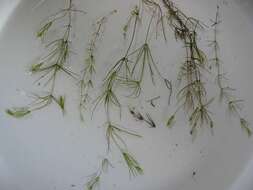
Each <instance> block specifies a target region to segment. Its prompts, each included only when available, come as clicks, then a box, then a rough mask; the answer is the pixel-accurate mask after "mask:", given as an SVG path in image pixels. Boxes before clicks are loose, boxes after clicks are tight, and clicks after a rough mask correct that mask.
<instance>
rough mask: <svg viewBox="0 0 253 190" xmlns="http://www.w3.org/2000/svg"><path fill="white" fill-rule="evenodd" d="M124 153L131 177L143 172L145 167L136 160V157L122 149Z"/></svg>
mask: <svg viewBox="0 0 253 190" xmlns="http://www.w3.org/2000/svg"><path fill="white" fill-rule="evenodd" d="M122 155H123V158H124V160H125V162H126V164H127V167H128V169H129V175H130V177H132V176H133V177H134V176H137V175H142V174H143V169H142V168H141V166H140V164H139V163H138V162H137V161H136V160H135V158H134V157H133V156H132V155H131V154H130V153H129V152H127V151H122Z"/></svg>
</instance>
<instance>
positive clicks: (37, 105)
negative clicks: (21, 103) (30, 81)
mask: <svg viewBox="0 0 253 190" xmlns="http://www.w3.org/2000/svg"><path fill="white" fill-rule="evenodd" d="M31 98H32V99H33V101H32V102H31V103H30V104H29V105H28V106H26V107H20V108H13V109H7V110H6V113H7V114H8V115H10V116H13V117H15V118H22V117H24V116H26V115H28V114H30V113H32V112H34V111H37V110H41V109H43V108H45V107H47V106H48V105H50V104H51V103H52V102H55V103H56V104H57V105H58V106H59V108H60V109H61V110H62V113H64V111H65V97H64V96H60V97H59V98H56V97H54V96H53V95H52V94H50V93H47V94H44V95H38V94H32V95H31Z"/></svg>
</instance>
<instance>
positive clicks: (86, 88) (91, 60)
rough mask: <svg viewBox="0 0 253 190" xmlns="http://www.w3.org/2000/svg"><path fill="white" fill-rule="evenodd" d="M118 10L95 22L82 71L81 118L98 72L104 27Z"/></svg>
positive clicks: (82, 118)
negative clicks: (98, 58)
mask: <svg viewBox="0 0 253 190" xmlns="http://www.w3.org/2000/svg"><path fill="white" fill-rule="evenodd" d="M116 12H117V11H116V10H113V11H111V12H110V13H109V14H108V15H105V16H103V17H101V18H99V19H98V20H97V21H96V22H95V24H94V26H93V27H94V31H93V33H92V36H91V40H90V42H89V44H88V48H87V50H86V51H87V52H86V58H85V63H84V64H85V65H84V66H85V67H84V69H83V71H82V78H81V81H80V104H79V111H80V118H81V120H84V116H83V110H86V108H87V104H88V103H89V100H90V99H91V98H90V90H91V89H92V88H93V83H94V82H93V80H94V77H95V76H94V75H95V73H96V66H95V65H96V58H95V54H96V51H97V43H98V42H99V40H101V38H102V37H103V33H104V28H105V24H106V22H107V20H108V19H109V17H110V16H111V15H113V14H115V13H116Z"/></svg>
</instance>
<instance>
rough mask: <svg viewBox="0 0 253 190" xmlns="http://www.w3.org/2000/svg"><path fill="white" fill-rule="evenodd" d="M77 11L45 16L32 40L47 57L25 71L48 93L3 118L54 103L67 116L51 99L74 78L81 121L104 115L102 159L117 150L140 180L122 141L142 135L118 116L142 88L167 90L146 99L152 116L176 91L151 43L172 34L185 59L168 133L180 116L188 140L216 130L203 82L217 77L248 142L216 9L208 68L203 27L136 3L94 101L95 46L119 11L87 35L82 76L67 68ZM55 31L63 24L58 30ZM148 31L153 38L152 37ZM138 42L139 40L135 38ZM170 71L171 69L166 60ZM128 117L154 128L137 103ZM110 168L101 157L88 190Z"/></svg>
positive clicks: (147, 0)
mask: <svg viewBox="0 0 253 190" xmlns="http://www.w3.org/2000/svg"><path fill="white" fill-rule="evenodd" d="M75 12H78V13H84V12H83V11H81V10H77V9H75V7H74V5H73V0H67V5H66V7H65V8H64V9H62V10H60V11H58V12H56V13H55V14H54V15H52V16H50V17H49V18H48V19H47V20H46V21H45V22H43V24H42V26H41V28H40V29H39V30H38V31H37V33H36V36H37V38H39V39H40V40H41V41H42V43H43V44H46V45H45V49H46V54H45V55H44V54H43V56H42V57H41V58H40V60H39V62H38V63H35V64H32V65H31V67H30V72H31V73H32V74H33V75H36V76H38V80H37V81H36V83H37V82H39V84H43V85H44V87H45V88H46V90H45V92H43V93H41V94H37V93H32V94H31V95H30V97H31V99H32V102H31V103H30V104H29V105H27V106H24V107H17V108H15V107H14V108H11V109H7V110H6V113H7V114H8V115H11V116H13V117H15V118H22V117H24V116H27V115H29V114H30V113H32V112H34V111H37V110H41V109H43V108H45V107H47V106H49V105H51V104H52V103H54V104H56V105H57V106H58V107H59V108H60V109H61V110H62V112H63V113H64V112H65V96H63V95H56V90H55V89H56V86H57V78H58V76H59V74H60V73H63V74H65V75H66V76H69V77H70V78H73V79H74V80H79V83H78V85H79V86H78V87H79V94H78V96H79V100H80V101H79V104H78V106H79V113H80V118H81V120H84V119H85V120H86V119H87V117H84V112H85V111H87V110H89V109H87V108H88V106H92V108H93V109H91V110H92V111H91V112H92V118H94V117H96V111H97V109H98V108H100V106H101V107H102V108H103V109H104V113H105V116H106V120H105V121H104V126H103V129H104V132H105V133H104V134H105V141H106V148H107V149H106V150H107V151H106V154H107V155H106V156H109V154H110V153H111V151H112V148H116V150H117V151H118V152H119V153H120V156H121V159H122V160H123V161H124V164H125V166H126V167H127V169H128V170H129V175H130V177H132V176H137V175H142V174H143V172H144V170H143V168H142V167H141V165H140V163H139V162H138V161H137V160H136V158H135V157H134V155H133V154H132V153H131V151H130V150H129V148H128V145H127V142H126V138H127V137H135V138H141V135H139V134H138V133H137V132H135V131H132V130H129V129H128V128H127V126H126V127H124V125H123V124H121V123H120V121H119V120H120V119H121V117H122V116H124V113H123V112H124V110H125V107H127V106H125V105H124V103H123V101H122V99H124V100H127V101H131V100H140V99H141V98H142V97H141V96H140V95H142V94H144V93H145V84H146V83H147V84H148V85H149V87H154V88H156V87H157V86H160V83H159V82H161V83H162V85H163V86H162V87H165V88H166V89H167V90H168V91H166V92H164V91H162V92H161V94H158V95H157V96H156V97H154V98H152V99H150V100H147V101H146V103H147V104H150V106H151V107H152V109H153V110H155V109H157V108H159V106H157V102H158V100H159V99H161V97H163V96H162V95H163V94H166V95H168V106H169V105H170V104H171V100H172V97H173V96H172V95H173V93H174V91H175V90H174V86H172V82H171V81H170V80H168V79H167V78H165V77H164V76H165V75H164V73H162V72H160V68H159V65H158V61H157V60H156V58H157V57H158V56H159V55H155V51H154V49H153V46H152V40H156V39H157V38H158V36H159V34H162V38H163V39H164V41H165V42H168V40H169V39H168V37H167V36H169V35H168V34H167V32H172V33H173V34H174V38H175V40H176V41H177V42H178V43H180V44H182V46H183V48H184V49H183V50H184V55H185V58H184V59H183V60H182V62H180V63H179V64H180V65H179V72H178V76H177V80H178V83H179V86H178V89H177V93H175V97H176V100H177V105H176V109H175V110H174V112H172V115H170V116H169V117H168V118H167V123H166V126H167V128H172V127H173V126H174V124H175V122H176V118H177V114H178V113H179V112H180V111H184V112H185V113H186V115H187V120H188V123H189V126H190V134H191V135H192V136H193V137H195V136H196V134H197V131H198V129H200V128H201V127H203V126H208V127H209V128H211V129H213V127H214V125H215V124H214V119H213V114H212V112H211V105H212V103H213V102H214V100H215V97H210V95H209V91H208V89H207V86H206V82H207V78H208V76H210V73H211V72H215V75H216V81H215V82H216V84H217V87H218V90H219V102H220V103H224V104H225V105H226V108H227V110H228V111H229V113H230V114H231V115H232V116H235V117H237V118H238V120H239V123H240V126H241V128H242V129H243V130H245V131H246V132H247V134H248V136H251V135H252V131H251V129H250V127H249V122H248V121H247V120H246V119H245V117H243V116H242V111H243V110H242V109H243V100H241V99H239V98H236V96H235V95H234V91H235V90H234V89H233V88H231V87H230V86H229V85H228V82H227V79H226V76H225V74H224V71H223V68H222V64H221V60H220V48H219V43H218V26H219V24H220V23H221V21H220V15H219V7H217V12H216V17H215V20H213V21H212V22H213V23H212V28H213V35H214V37H213V38H214V39H213V40H212V42H211V43H210V46H211V47H212V48H213V52H214V55H213V57H212V59H211V60H210V62H211V65H210V64H209V63H210V62H209V59H208V58H207V55H206V54H205V52H204V51H203V49H202V48H201V47H200V45H199V44H200V43H199V36H200V32H202V31H204V30H205V29H206V26H205V24H204V23H202V22H201V21H199V20H198V19H195V18H193V17H191V16H188V15H186V14H185V13H184V12H182V11H181V10H180V9H179V8H178V7H177V6H176V5H175V4H174V3H173V2H172V1H171V0H160V1H158V0H157V1H156V0H140V1H139V5H138V6H135V7H134V8H133V9H132V10H130V13H129V16H128V17H127V19H126V23H124V25H123V28H120V30H121V31H120V32H122V30H123V36H124V39H125V41H124V43H127V46H126V49H125V50H124V51H123V52H122V53H115V54H114V55H113V61H112V62H111V66H110V68H109V69H108V70H107V71H106V73H105V76H104V77H103V81H101V82H102V85H101V86H100V87H101V88H100V89H99V95H98V96H97V97H96V98H95V99H93V98H91V97H93V96H94V94H93V92H94V84H95V82H96V80H97V75H96V68H97V67H96V66H97V62H96V60H97V57H98V55H97V51H98V46H99V42H100V40H102V39H103V38H104V30H105V26H106V25H107V24H108V19H109V18H110V17H111V16H112V15H114V14H115V13H116V12H117V11H116V10H113V11H111V12H109V13H108V14H107V15H105V16H103V17H99V18H98V19H96V21H95V23H94V25H93V30H92V33H91V36H90V37H89V43H88V45H87V48H86V52H85V58H84V63H82V71H81V72H80V73H81V76H79V75H78V74H75V73H74V72H73V71H71V70H70V69H69V68H68V67H67V63H68V60H69V56H70V54H71V52H72V50H71V46H72V42H71V33H72V24H73V14H74V13H75ZM143 14H144V16H146V17H144V16H143ZM146 19H147V20H148V21H146ZM59 25H63V26H62V27H60V28H59ZM113 27H114V25H113ZM121 27H122V26H121ZM53 28H54V29H57V36H58V37H56V38H54V39H51V38H49V33H50V32H51V30H52V29H53ZM142 29H143V30H142ZM152 32H155V34H156V35H155V37H154V38H153V36H154V35H153V33H152ZM139 34H140V35H139ZM137 36H141V40H139V39H138V40H137ZM158 53H160V51H158ZM102 64H103V63H102ZM167 65H168V67H169V66H170V65H169V61H168V64H167ZM119 92H121V93H119ZM159 92H160V91H158V93H159ZM162 93H163V94H162ZM149 97H150V96H149ZM127 105H129V104H127ZM89 108H90V107H89ZM128 111H129V112H130V114H131V116H132V117H133V118H134V119H135V120H137V121H140V122H143V123H145V124H146V125H147V126H148V127H149V128H153V129H155V128H156V127H157V125H156V123H155V122H154V120H153V119H152V117H151V114H149V113H147V112H144V114H143V113H141V112H139V111H137V110H136V109H135V105H134V107H133V108H128ZM115 116H118V118H115ZM153 129H152V130H153ZM109 166H112V165H111V164H110V162H109V160H108V159H107V158H105V159H103V160H102V162H101V164H100V166H99V168H98V170H97V171H96V172H94V174H93V175H91V176H90V178H89V179H88V181H87V183H86V184H85V187H86V189H87V190H95V189H97V188H98V187H99V184H100V183H101V178H102V176H103V175H104V174H105V173H106V171H107V169H108V167H109ZM193 175H195V174H193Z"/></svg>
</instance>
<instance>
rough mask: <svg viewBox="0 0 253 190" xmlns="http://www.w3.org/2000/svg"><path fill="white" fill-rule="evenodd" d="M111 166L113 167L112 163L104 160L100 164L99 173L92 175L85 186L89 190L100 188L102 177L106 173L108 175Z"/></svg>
mask: <svg viewBox="0 0 253 190" xmlns="http://www.w3.org/2000/svg"><path fill="white" fill-rule="evenodd" d="M109 166H111V167H112V165H111V163H110V162H109V160H108V159H107V158H104V159H103V160H102V162H101V164H100V167H99V169H98V171H97V172H95V173H94V174H92V175H91V177H90V179H89V180H88V182H87V183H86V185H85V186H86V189H87V190H95V189H97V188H99V185H100V180H101V176H102V175H103V174H104V173H107V170H108V168H109Z"/></svg>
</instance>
